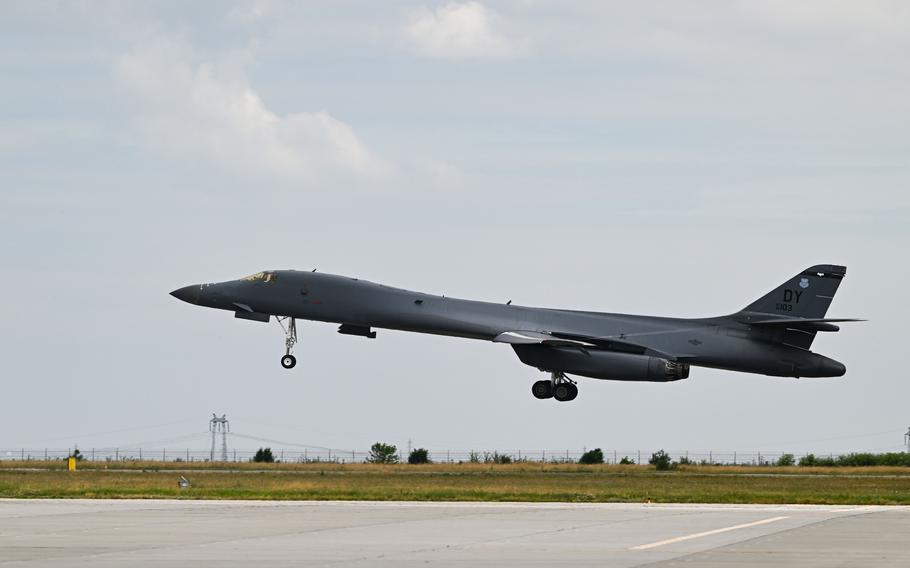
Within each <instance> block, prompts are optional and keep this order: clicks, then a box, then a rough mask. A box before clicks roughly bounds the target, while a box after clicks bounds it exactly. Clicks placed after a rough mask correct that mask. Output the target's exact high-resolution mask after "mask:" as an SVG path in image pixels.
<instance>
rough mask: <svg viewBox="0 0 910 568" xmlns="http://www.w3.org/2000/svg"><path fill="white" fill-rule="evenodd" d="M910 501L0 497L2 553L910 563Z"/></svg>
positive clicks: (267, 560) (546, 562) (91, 559)
mask: <svg viewBox="0 0 910 568" xmlns="http://www.w3.org/2000/svg"><path fill="white" fill-rule="evenodd" d="M908 535H910V507H873V506H868V507H866V506H859V507H850V506H838V507H835V506H811V505H780V506H767V505H655V504H563V503H410V502H408V503H402V502H338V501H322V502H312V501H186V500H179V501H178V500H81V499H80V500H15V499H0V566H3V567H6V566H55V567H65V566H94V567H114V566H116V567H121V566H130V567H131V568H144V567H146V566H189V565H192V566H213V567H214V566H218V567H219V568H225V567H231V566H251V565H255V564H258V563H261V564H263V565H268V566H270V567H283V566H334V565H341V566H350V565H355V566H376V565H378V566H418V565H420V566H426V565H437V566H462V565H470V566H616V567H626V566H629V567H631V566H642V565H652V564H653V565H656V566H693V567H694V566H718V567H719V566H738V567H759V566H761V568H767V566H775V567H782V566H800V567H812V566H825V567H829V566H863V567H873V566H895V567H897V566H901V567H906V566H910V540H908Z"/></svg>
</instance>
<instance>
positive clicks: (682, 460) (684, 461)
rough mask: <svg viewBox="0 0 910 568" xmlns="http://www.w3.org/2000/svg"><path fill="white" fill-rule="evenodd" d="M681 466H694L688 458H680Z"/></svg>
mask: <svg viewBox="0 0 910 568" xmlns="http://www.w3.org/2000/svg"><path fill="white" fill-rule="evenodd" d="M679 465H692V460H690V459H689V458H688V457H686V456H682V457H680V458H679Z"/></svg>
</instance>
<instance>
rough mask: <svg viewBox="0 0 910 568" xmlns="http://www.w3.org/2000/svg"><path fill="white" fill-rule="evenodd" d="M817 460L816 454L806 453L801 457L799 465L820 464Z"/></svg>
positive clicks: (810, 465)
mask: <svg viewBox="0 0 910 568" xmlns="http://www.w3.org/2000/svg"><path fill="white" fill-rule="evenodd" d="M816 461H817V458H816V457H815V454H806V455H804V456H803V457H801V458H799V465H800V466H802V467H812V466H813V465H818V464H817V463H816Z"/></svg>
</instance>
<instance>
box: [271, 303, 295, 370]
mask: <svg viewBox="0 0 910 568" xmlns="http://www.w3.org/2000/svg"><path fill="white" fill-rule="evenodd" d="M275 319H276V320H277V321H278V325H280V326H281V329H283V330H284V335H285V340H284V346H285V354H284V357H282V358H281V366H282V367H284V368H285V369H292V368H294V365H296V364H297V358H296V357H294V356H293V355H291V351H292V350H293V349H294V345H296V344H297V320H296V319H295V318H292V317H290V316H285V317H276V318H275ZM285 320H287V322H288V325H287V327H285V326H284V321H285Z"/></svg>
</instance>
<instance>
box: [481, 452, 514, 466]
mask: <svg viewBox="0 0 910 568" xmlns="http://www.w3.org/2000/svg"><path fill="white" fill-rule="evenodd" d="M483 458H484V459H483V461H484V463H496V464H506V463H512V456H510V455H509V454H500V453H499V452H496V451H494V452H493V453H492V454H487V453H484V455H483Z"/></svg>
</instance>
